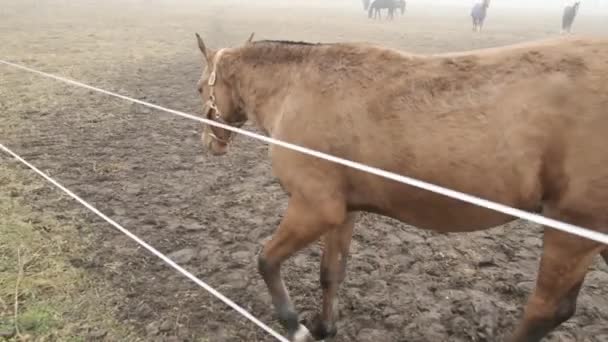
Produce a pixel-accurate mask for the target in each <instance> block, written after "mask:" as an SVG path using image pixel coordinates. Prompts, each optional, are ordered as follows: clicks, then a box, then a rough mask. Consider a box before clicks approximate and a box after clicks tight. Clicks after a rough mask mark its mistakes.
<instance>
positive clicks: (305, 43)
mask: <svg viewBox="0 0 608 342" xmlns="http://www.w3.org/2000/svg"><path fill="white" fill-rule="evenodd" d="M255 43H276V44H285V45H304V46H315V45H326V44H324V43H309V42H302V41H298V42H296V41H292V40H258V41H257V42H255Z"/></svg>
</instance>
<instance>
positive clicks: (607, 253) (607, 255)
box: [601, 249, 608, 265]
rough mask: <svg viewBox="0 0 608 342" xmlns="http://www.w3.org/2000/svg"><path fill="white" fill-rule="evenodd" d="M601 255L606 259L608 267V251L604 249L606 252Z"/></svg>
mask: <svg viewBox="0 0 608 342" xmlns="http://www.w3.org/2000/svg"><path fill="white" fill-rule="evenodd" d="M601 255H602V258H603V259H604V262H605V263H606V265H608V249H604V251H602V253H601Z"/></svg>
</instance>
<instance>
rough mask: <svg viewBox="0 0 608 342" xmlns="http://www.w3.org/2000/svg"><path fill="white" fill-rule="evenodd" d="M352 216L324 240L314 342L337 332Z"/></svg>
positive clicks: (350, 238)
mask: <svg viewBox="0 0 608 342" xmlns="http://www.w3.org/2000/svg"><path fill="white" fill-rule="evenodd" d="M354 225H355V214H350V215H349V217H348V220H347V222H346V223H345V224H344V225H342V226H339V227H336V228H334V229H333V230H331V231H330V232H328V233H327V234H326V235H325V236H324V237H323V242H324V243H323V256H322V257H321V270H320V274H319V278H320V279H319V280H320V283H321V288H322V290H323V309H322V311H321V315H320V316H319V317H317V318H316V321H315V322H314V326H313V330H312V333H313V336H314V337H315V338H316V339H317V340H324V339H327V338H331V337H334V336H335V335H336V334H337V332H338V329H337V328H336V321H337V318H338V298H337V294H338V288H339V287H340V284H341V283H342V281H344V278H345V276H346V261H347V259H348V255H349V249H350V243H351V240H352V237H353V228H354Z"/></svg>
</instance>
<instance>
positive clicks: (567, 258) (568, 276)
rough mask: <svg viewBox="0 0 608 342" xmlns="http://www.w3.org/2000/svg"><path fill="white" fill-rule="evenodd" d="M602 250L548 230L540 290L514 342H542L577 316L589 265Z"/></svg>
mask: <svg viewBox="0 0 608 342" xmlns="http://www.w3.org/2000/svg"><path fill="white" fill-rule="evenodd" d="M602 248H603V247H602V246H601V245H599V244H598V243H596V242H593V241H590V240H587V239H583V238H579V237H576V236H574V235H570V234H568V233H564V232H561V231H557V230H554V229H552V228H545V233H544V239H543V254H542V258H541V262H540V269H539V272H538V279H537V283H536V289H535V290H534V293H533V294H532V295H531V296H530V298H529V300H528V304H527V306H526V309H525V313H524V317H523V319H522V321H521V322H520V325H519V327H518V329H517V330H516V332H515V334H514V336H513V339H512V340H511V341H512V342H538V341H540V340H541V339H542V338H543V337H544V336H545V335H547V334H548V333H549V332H551V331H552V330H553V329H555V328H556V327H557V326H559V325H560V324H561V323H563V322H565V321H567V320H568V319H569V318H570V317H572V316H573V315H574V312H575V310H576V300H577V297H578V293H579V291H580V289H581V286H582V284H583V280H584V278H585V275H586V273H587V270H588V268H589V265H590V264H591V262H592V261H593V258H594V257H595V256H596V255H597V253H598V252H599V251H600V250H601V249H602Z"/></svg>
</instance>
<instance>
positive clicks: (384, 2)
mask: <svg viewBox="0 0 608 342" xmlns="http://www.w3.org/2000/svg"><path fill="white" fill-rule="evenodd" d="M363 7H364V8H366V9H368V17H369V18H372V17H373V18H374V19H376V17H378V18H381V17H382V15H381V14H380V10H382V9H385V8H386V9H388V18H389V19H393V18H394V16H395V9H397V8H400V9H401V14H404V13H405V0H374V2H372V3H371V5H370V4H369V0H363Z"/></svg>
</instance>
